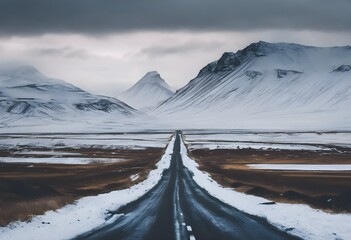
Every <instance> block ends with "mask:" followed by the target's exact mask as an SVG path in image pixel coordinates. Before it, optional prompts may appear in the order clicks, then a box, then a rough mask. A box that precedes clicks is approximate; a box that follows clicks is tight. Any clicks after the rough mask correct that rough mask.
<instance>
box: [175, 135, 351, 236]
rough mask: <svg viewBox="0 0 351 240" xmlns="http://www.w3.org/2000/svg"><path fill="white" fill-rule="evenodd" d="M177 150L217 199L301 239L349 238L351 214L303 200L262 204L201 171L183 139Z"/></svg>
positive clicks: (201, 184)
mask: <svg viewBox="0 0 351 240" xmlns="http://www.w3.org/2000/svg"><path fill="white" fill-rule="evenodd" d="M180 153H181V156H182V160H183V164H184V166H185V167H187V168H188V169H189V170H190V171H191V172H192V173H193V174H194V176H193V179H194V180H195V182H196V183H197V184H198V185H199V186H200V187H202V188H203V189H205V190H206V191H208V192H209V193H210V194H211V195H212V196H214V197H216V198H218V199H219V200H221V201H223V202H225V203H227V204H229V205H231V206H233V207H235V208H237V209H239V210H241V211H243V212H246V213H248V214H251V215H257V216H259V217H262V218H265V219H267V221H268V222H269V223H271V224H273V225H274V226H276V227H278V228H279V229H281V230H283V231H287V232H289V233H291V234H293V235H296V236H299V237H302V238H303V239H318V240H319V239H351V229H350V222H351V214H330V213H326V212H323V211H320V210H316V209H313V208H311V207H309V206H307V205H303V204H287V203H277V204H272V205H265V204H262V203H265V202H268V200H267V199H264V198H261V197H256V196H252V195H246V194H244V193H240V192H236V191H235V190H234V189H231V188H225V187H223V186H221V185H219V184H218V183H217V182H215V181H214V180H213V179H211V177H210V176H209V175H208V174H207V173H204V172H202V171H200V170H199V169H198V164H197V163H196V162H195V161H194V160H192V159H191V158H189V157H188V154H187V148H186V146H185V144H184V142H183V140H181V149H180Z"/></svg>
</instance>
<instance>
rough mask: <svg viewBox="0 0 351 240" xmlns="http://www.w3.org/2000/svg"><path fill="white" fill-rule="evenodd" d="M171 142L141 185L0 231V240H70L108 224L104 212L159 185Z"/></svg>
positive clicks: (13, 224) (94, 198) (169, 158)
mask: <svg viewBox="0 0 351 240" xmlns="http://www.w3.org/2000/svg"><path fill="white" fill-rule="evenodd" d="M174 141H175V136H173V137H172V139H171V141H170V142H169V144H168V146H167V148H166V150H165V153H164V155H163V156H162V158H161V160H160V161H159V162H158V163H157V165H156V167H157V168H156V169H154V170H152V171H151V172H150V173H149V176H148V178H147V179H146V180H144V181H143V182H141V183H139V184H137V185H134V186H132V187H131V188H128V189H124V190H119V191H113V192H110V193H105V194H100V195H98V196H91V197H84V198H81V199H79V200H78V201H77V202H76V204H71V205H67V206H65V207H63V208H61V209H59V210H56V211H48V212H46V213H45V214H44V215H41V216H36V217H34V218H33V219H32V220H31V221H30V222H15V223H12V224H10V225H8V226H6V227H2V228H0V240H8V239H16V240H30V239H33V240H34V239H35V240H40V239H43V240H46V239H51V240H55V239H70V238H74V237H75V236H77V235H79V234H82V233H84V232H88V231H90V230H92V229H94V228H97V227H100V226H102V225H104V224H106V223H108V222H111V221H112V220H114V219H115V218H113V219H110V220H108V221H106V217H107V215H106V214H107V213H108V211H110V210H116V209H118V208H119V207H121V206H123V205H125V204H127V203H129V202H131V201H134V200H136V199H138V198H140V197H141V196H143V195H144V194H145V193H146V192H148V191H149V190H151V189H152V188H153V187H154V186H155V185H156V184H157V183H158V182H159V181H160V179H161V177H162V174H163V171H164V170H165V169H168V168H169V167H170V160H171V157H172V153H173V145H174ZM116 217H118V216H116ZM28 233H30V235H29V234H28Z"/></svg>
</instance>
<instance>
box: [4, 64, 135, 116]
mask: <svg viewBox="0 0 351 240" xmlns="http://www.w3.org/2000/svg"><path fill="white" fill-rule="evenodd" d="M85 113H87V114H90V116H91V117H92V116H94V115H99V114H101V113H106V114H114V115H118V116H131V115H134V114H137V111H136V110H134V109H133V108H131V107H130V106H128V105H126V104H125V103H123V102H121V101H119V100H118V99H115V98H110V97H105V96H96V95H93V94H90V93H88V92H85V91H84V90H82V89H80V88H78V87H76V86H74V85H72V84H69V83H67V82H64V81H62V80H57V79H52V78H48V77H46V76H44V75H43V74H42V73H40V72H39V71H38V70H37V69H35V68H34V67H31V66H23V67H19V68H15V69H10V70H9V69H7V70H2V71H0V114H1V115H2V119H1V120H4V118H5V117H6V116H7V117H13V116H16V117H18V118H19V117H21V116H22V117H24V116H25V117H27V118H28V117H39V118H43V117H49V118H55V119H57V118H61V117H65V116H81V115H82V114H85ZM98 113H99V114H98Z"/></svg>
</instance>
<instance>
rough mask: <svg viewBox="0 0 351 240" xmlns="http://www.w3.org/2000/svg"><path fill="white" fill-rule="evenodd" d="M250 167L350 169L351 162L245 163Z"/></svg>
mask: <svg viewBox="0 0 351 240" xmlns="http://www.w3.org/2000/svg"><path fill="white" fill-rule="evenodd" d="M246 166H248V167H250V168H257V169H267V170H296V171H351V164H322V165H321V164H247V165H246Z"/></svg>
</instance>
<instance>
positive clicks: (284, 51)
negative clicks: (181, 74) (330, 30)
mask: <svg viewBox="0 0 351 240" xmlns="http://www.w3.org/2000/svg"><path fill="white" fill-rule="evenodd" d="M154 114H155V115H161V116H164V117H169V118H168V119H169V120H170V119H176V118H178V119H179V121H180V122H184V121H183V120H185V121H186V123H187V124H191V123H193V124H192V125H189V127H194V126H195V127H196V126H198V127H200V126H206V127H209V126H210V127H234V128H267V127H268V128H301V127H306V128H308V127H313V128H319V127H320V128H329V127H330V128H333V126H334V127H340V128H343V127H347V128H351V122H350V119H351V47H350V46H345V47H331V48H318V47H310V46H302V45H297V44H288V43H276V44H273V43H267V42H257V43H252V44H250V45H249V46H248V47H246V48H244V49H243V50H240V51H237V52H236V53H234V52H226V53H224V54H223V55H222V57H221V58H220V59H219V60H217V61H214V62H212V63H210V64H208V65H207V66H206V67H204V68H203V69H202V70H201V71H200V72H199V74H198V76H197V77H196V78H195V79H193V80H191V81H190V82H189V83H188V84H187V85H186V86H185V87H183V88H181V89H180V90H178V91H177V92H176V93H175V94H174V95H173V96H172V97H171V98H170V99H168V100H167V101H166V102H164V103H163V104H162V105H160V106H159V107H158V108H157V109H156V110H155V111H154Z"/></svg>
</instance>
